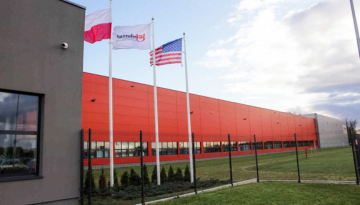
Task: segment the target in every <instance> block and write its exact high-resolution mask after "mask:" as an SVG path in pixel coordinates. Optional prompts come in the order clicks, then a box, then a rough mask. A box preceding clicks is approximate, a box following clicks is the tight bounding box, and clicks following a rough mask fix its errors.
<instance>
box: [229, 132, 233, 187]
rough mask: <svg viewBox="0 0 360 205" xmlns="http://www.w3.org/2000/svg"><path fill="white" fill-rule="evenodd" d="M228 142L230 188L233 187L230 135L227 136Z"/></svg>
mask: <svg viewBox="0 0 360 205" xmlns="http://www.w3.org/2000/svg"><path fill="white" fill-rule="evenodd" d="M228 141H229V164H230V183H231V186H234V184H233V177H232V166H231V144H230V134H228Z"/></svg>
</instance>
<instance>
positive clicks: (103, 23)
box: [84, 9, 111, 43]
mask: <svg viewBox="0 0 360 205" xmlns="http://www.w3.org/2000/svg"><path fill="white" fill-rule="evenodd" d="M110 36H111V10H110V9H105V10H101V11H97V12H94V13H91V14H89V15H87V16H85V32H84V40H85V41H86V42H89V43H95V42H96V41H101V40H103V39H110Z"/></svg>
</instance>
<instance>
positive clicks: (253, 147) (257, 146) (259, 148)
mask: <svg viewBox="0 0 360 205" xmlns="http://www.w3.org/2000/svg"><path fill="white" fill-rule="evenodd" d="M255 146H256V149H257V150H263V149H264V146H263V142H262V141H256V144H255V141H252V142H251V148H252V150H255Z"/></svg>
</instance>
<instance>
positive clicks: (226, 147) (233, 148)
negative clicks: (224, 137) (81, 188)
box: [222, 142, 237, 152]
mask: <svg viewBox="0 0 360 205" xmlns="http://www.w3.org/2000/svg"><path fill="white" fill-rule="evenodd" d="M222 146H223V152H228V151H229V142H222ZM230 149H231V151H232V152H236V151H237V145H236V142H230Z"/></svg>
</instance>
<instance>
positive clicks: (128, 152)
mask: <svg viewBox="0 0 360 205" xmlns="http://www.w3.org/2000/svg"><path fill="white" fill-rule="evenodd" d="M119 142H120V149H118V148H116V143H119ZM124 142H125V141H116V142H115V149H114V150H115V157H116V158H125V157H140V153H141V152H140V150H141V147H140V142H132V143H134V149H130V148H129V146H128V148H127V149H123V148H122V143H124ZM126 142H127V143H128V145H129V143H130V142H128V141H126ZM136 143H139V147H136ZM144 144H146V147H144ZM148 146H149V143H148V142H143V152H144V155H143V156H144V157H147V156H148ZM123 150H125V153H126V155H127V156H123ZM117 151H119V152H120V153H121V156H120V157H118V156H116V152H117ZM130 152H133V153H134V156H130ZM137 152H138V153H139V156H138V155H136V154H135V153H137Z"/></svg>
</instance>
